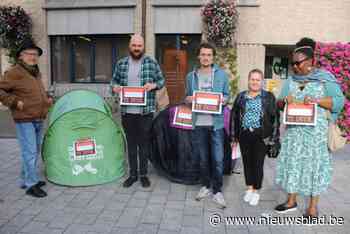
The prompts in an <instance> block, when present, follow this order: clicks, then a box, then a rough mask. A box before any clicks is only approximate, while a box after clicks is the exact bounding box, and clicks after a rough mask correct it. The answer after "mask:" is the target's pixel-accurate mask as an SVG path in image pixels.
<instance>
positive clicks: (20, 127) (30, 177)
mask: <svg viewBox="0 0 350 234" xmlns="http://www.w3.org/2000/svg"><path fill="white" fill-rule="evenodd" d="M42 130H43V123H42V122H41V121H33V122H24V123H16V135H17V139H18V142H19V146H20V148H21V158H22V170H21V185H25V186H26V187H27V188H30V187H32V186H33V185H35V184H37V183H38V182H39V179H38V173H37V161H38V157H39V155H40V146H41V141H42Z"/></svg>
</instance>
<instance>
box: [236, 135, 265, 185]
mask: <svg viewBox="0 0 350 234" xmlns="http://www.w3.org/2000/svg"><path fill="white" fill-rule="evenodd" d="M239 145H240V147H241V153H242V159H243V167H244V176H245V182H246V185H247V186H253V188H254V189H260V188H261V185H262V181H263V177H264V160H265V155H266V150H267V147H266V145H265V144H264V142H263V140H262V137H261V131H260V129H255V130H254V131H253V132H251V131H249V130H243V131H242V133H241V135H240V137H239Z"/></svg>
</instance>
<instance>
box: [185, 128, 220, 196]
mask: <svg viewBox="0 0 350 234" xmlns="http://www.w3.org/2000/svg"><path fill="white" fill-rule="evenodd" d="M192 142H193V153H194V154H195V155H196V156H197V158H199V165H200V176H201V183H202V185H203V186H206V187H207V188H210V184H211V183H212V187H213V193H214V194H215V193H217V192H221V187H222V183H223V182H222V181H223V167H224V165H223V160H224V129H218V130H216V131H215V130H213V128H212V127H196V128H195V129H194V130H193V135H192Z"/></svg>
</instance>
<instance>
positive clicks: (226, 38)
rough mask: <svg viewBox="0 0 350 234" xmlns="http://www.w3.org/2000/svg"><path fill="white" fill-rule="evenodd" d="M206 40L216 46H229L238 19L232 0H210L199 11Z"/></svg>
mask: <svg viewBox="0 0 350 234" xmlns="http://www.w3.org/2000/svg"><path fill="white" fill-rule="evenodd" d="M201 14H202V18H203V21H204V24H205V26H206V28H207V34H208V35H207V37H208V41H211V42H213V43H214V44H215V45H216V46H218V47H227V46H230V45H231V43H232V42H233V38H234V32H235V30H236V25H237V21H238V12H237V9H236V5H235V2H234V0H210V1H209V2H208V3H207V4H205V5H204V6H203V8H202V11H201Z"/></svg>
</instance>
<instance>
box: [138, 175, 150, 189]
mask: <svg viewBox="0 0 350 234" xmlns="http://www.w3.org/2000/svg"><path fill="white" fill-rule="evenodd" d="M140 180H141V185H142V187H144V188H148V187H149V186H150V185H151V182H150V181H149V179H148V177H147V176H141V178H140Z"/></svg>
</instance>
